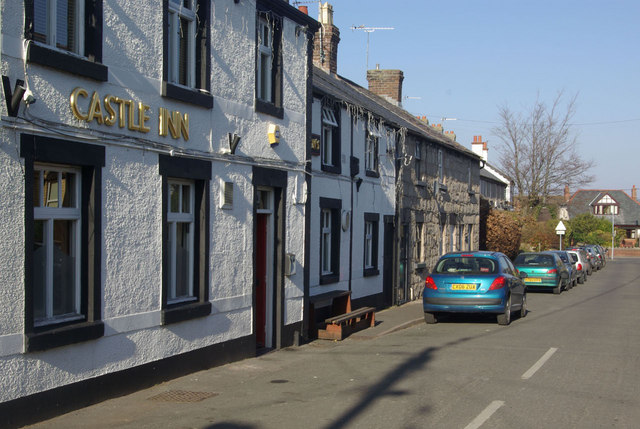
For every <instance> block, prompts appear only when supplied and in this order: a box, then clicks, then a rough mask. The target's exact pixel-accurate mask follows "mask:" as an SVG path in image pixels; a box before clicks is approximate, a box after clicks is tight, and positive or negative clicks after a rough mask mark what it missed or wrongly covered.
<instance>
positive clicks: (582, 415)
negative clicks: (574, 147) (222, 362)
mask: <svg viewBox="0 0 640 429" xmlns="http://www.w3.org/2000/svg"><path fill="white" fill-rule="evenodd" d="M528 300H529V310H530V312H529V314H528V315H527V317H525V318H523V319H515V320H513V321H512V323H511V325H510V326H506V327H505V326H499V325H497V323H495V319H494V318H491V319H488V318H484V317H457V318H452V319H451V318H450V319H448V320H445V321H443V322H441V323H438V324H436V325H426V324H419V325H415V326H413V327H410V328H407V329H404V330H401V331H397V332H394V333H392V334H388V335H385V336H382V337H379V338H375V339H368V340H355V339H347V340H345V341H343V342H339V343H338V342H326V341H316V342H313V343H310V344H307V345H305V346H302V347H298V348H291V349H286V350H281V351H278V352H275V353H271V354H267V355H264V356H261V357H259V358H256V359H249V360H246V361H242V362H237V363H234V364H230V365H226V366H224V367H220V368H215V369H213V370H209V371H204V372H201V373H196V374H193V375H191V376H188V377H183V378H182V379H181V380H180V381H179V384H176V383H177V382H173V381H172V382H170V383H171V386H172V389H176V386H179V387H180V388H181V389H183V390H184V391H195V392H209V393H210V397H208V398H206V399H204V400H202V401H198V402H190V401H187V402H180V403H176V402H171V401H169V402H162V401H158V400H155V399H154V396H153V395H156V394H159V393H160V392H162V391H163V390H164V391H166V390H167V389H166V386H164V389H163V385H160V386H157V387H154V388H152V389H147V390H145V391H141V392H138V393H135V394H133V395H129V396H126V397H122V398H116V399H113V400H109V401H105V402H104V403H102V404H99V405H97V406H94V407H88V408H85V409H83V410H79V411H76V412H74V413H70V414H68V415H65V416H61V417H59V418H56V419H52V420H49V421H46V422H43V423H41V424H38V425H34V426H33V427H47V428H50V427H53V428H57V427H60V428H63V427H64V428H75V427H78V428H80V427H126V428H134V427H135V428H140V427H147V428H163V427H172V428H174V427H175V428H182V427H185V428H186V427H197V428H238V429H259V428H327V429H329V428H331V429H333V428H336V429H337V428H460V429H472V428H514V427H518V428H604V427H606V428H636V427H639V426H640V388H639V386H640V358H639V356H640V330H639V329H638V328H639V326H640V314H639V313H638V308H639V307H640V306H639V303H640V260H637V259H617V260H614V261H610V262H609V264H608V265H607V266H606V267H605V268H604V269H603V270H602V271H600V272H597V273H594V274H593V275H592V276H591V277H589V280H588V281H587V282H586V283H585V284H583V285H578V287H577V288H574V289H572V290H570V291H568V292H563V293H562V294H561V295H553V294H551V293H530V294H529V298H528Z"/></svg>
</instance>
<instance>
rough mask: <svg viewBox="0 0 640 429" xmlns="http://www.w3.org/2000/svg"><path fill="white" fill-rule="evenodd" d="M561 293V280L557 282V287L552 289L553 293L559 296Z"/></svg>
mask: <svg viewBox="0 0 640 429" xmlns="http://www.w3.org/2000/svg"><path fill="white" fill-rule="evenodd" d="M560 292H562V280H559V281H558V286H556V287H554V288H553V293H554V294H556V295H559V294H560Z"/></svg>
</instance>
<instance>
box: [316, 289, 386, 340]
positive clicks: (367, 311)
mask: <svg viewBox="0 0 640 429" xmlns="http://www.w3.org/2000/svg"><path fill="white" fill-rule="evenodd" d="M328 307H330V310H329V313H327V310H328ZM322 308H324V309H325V315H326V316H328V317H325V318H324V322H320V323H317V321H316V314H318V313H321V311H319V310H320V309H322ZM309 311H310V319H309V320H310V324H309V327H310V330H311V329H312V328H313V332H310V337H312V338H313V337H317V338H321V339H328V340H342V339H343V338H345V337H346V336H348V335H349V334H351V333H352V332H355V331H359V330H361V329H365V328H368V327H369V326H374V325H375V308H373V307H364V308H359V309H357V310H353V311H352V310H351V292H350V291H345V290H337V291H331V292H326V293H322V294H319V295H314V296H312V297H309ZM321 320H322V319H321Z"/></svg>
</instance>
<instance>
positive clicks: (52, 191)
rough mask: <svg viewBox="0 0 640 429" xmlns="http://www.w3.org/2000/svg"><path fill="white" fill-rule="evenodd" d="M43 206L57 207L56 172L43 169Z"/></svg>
mask: <svg viewBox="0 0 640 429" xmlns="http://www.w3.org/2000/svg"><path fill="white" fill-rule="evenodd" d="M42 175H43V177H44V183H43V190H44V192H43V200H42V206H43V207H58V172H57V171H43V172H42Z"/></svg>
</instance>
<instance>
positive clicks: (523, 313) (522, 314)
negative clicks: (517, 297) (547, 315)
mask: <svg viewBox="0 0 640 429" xmlns="http://www.w3.org/2000/svg"><path fill="white" fill-rule="evenodd" d="M526 315H527V293H526V292H525V293H524V294H523V295H522V306H521V307H520V317H525V316H526Z"/></svg>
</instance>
